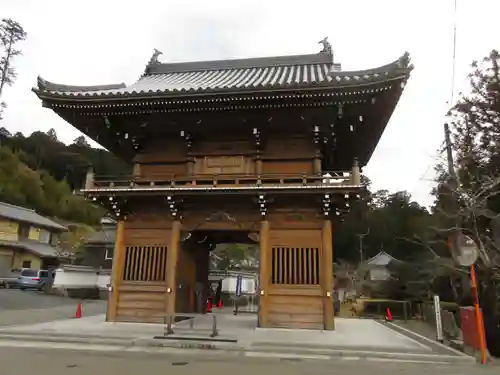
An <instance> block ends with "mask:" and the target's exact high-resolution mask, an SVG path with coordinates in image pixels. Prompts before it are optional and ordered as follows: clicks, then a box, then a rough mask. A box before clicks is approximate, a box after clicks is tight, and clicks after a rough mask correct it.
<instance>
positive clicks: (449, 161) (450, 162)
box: [444, 122, 461, 259]
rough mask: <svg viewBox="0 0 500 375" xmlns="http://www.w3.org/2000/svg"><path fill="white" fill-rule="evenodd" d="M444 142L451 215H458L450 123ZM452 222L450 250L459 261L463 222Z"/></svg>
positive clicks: (445, 130)
mask: <svg viewBox="0 0 500 375" xmlns="http://www.w3.org/2000/svg"><path fill="white" fill-rule="evenodd" d="M444 141H445V147H446V159H447V164H448V176H449V177H448V181H447V184H446V186H447V188H448V190H449V195H450V197H451V199H450V205H451V207H450V208H451V210H450V211H451V214H452V215H458V214H459V207H458V200H457V199H458V197H457V194H456V193H457V189H458V177H457V173H456V172H455V166H454V162H453V152H452V147H451V136H450V127H449V125H448V123H446V122H445V123H444ZM450 221H451V223H450V224H451V226H452V229H451V231H450V233H449V237H448V242H449V248H450V251H451V253H452V256H453V258H454V259H457V255H458V254H457V245H458V244H457V237H458V234H459V233H460V231H459V229H458V228H460V227H461V221H460V219H459V218H458V217H457V218H453V219H452V220H450Z"/></svg>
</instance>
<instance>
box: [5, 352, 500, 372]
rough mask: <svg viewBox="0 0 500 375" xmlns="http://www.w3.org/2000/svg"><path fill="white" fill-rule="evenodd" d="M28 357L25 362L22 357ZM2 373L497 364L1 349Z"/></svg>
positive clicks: (444, 368)
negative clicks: (308, 359)
mask: <svg viewBox="0 0 500 375" xmlns="http://www.w3.org/2000/svg"><path fill="white" fill-rule="evenodd" d="M27 358H29V361H27V360H26V359H27ZM0 363H1V365H0V366H1V373H2V375H18V374H23V373H29V372H33V371H35V372H36V373H37V375H63V374H64V375H68V374H72V375H88V374H98V375H101V374H120V375H137V374H140V373H143V372H145V371H146V372H147V374H148V375H156V374H162V375H164V374H169V375H188V374H189V375H192V374H204V375H222V374H238V375H255V374H287V375H288V374H289V375H299V374H300V375H302V374H303V375H306V374H307V375H320V374H321V375H323V374H325V375H326V374H328V375H332V374H339V375H366V374H367V373H368V374H370V375H387V374H391V375H397V374H401V375H403V374H404V375H422V374H425V375H470V374H472V373H473V374H474V375H489V374H492V375H493V374H498V373H499V368H498V366H496V365H492V366H481V365H466V366H454V365H437V364H412V363H402V362H399V363H395V362H370V361H346V360H341V359H339V360H338V361H321V360H316V361H314V360H310V361H297V360H289V359H287V360H284V359H279V358H277V359H267V358H240V357H225V356H221V355H217V354H213V355H211V356H210V355H207V356H203V357H200V356H194V355H170V354H169V355H166V354H161V355H159V354H146V353H130V352H127V353H126V354H124V353H120V352H106V351H103V352H98V351H96V352H90V351H89V352H86V351H71V350H61V349H51V350H50V349H32V348H7V347H3V348H1V350H0Z"/></svg>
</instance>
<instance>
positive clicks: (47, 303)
mask: <svg viewBox="0 0 500 375" xmlns="http://www.w3.org/2000/svg"><path fill="white" fill-rule="evenodd" d="M68 304H74V301H73V300H71V299H69V298H65V297H60V296H53V295H46V294H43V293H42V292H38V291H35V290H24V291H22V290H19V289H0V311H1V310H27V309H44V308H50V307H54V306H62V305H68Z"/></svg>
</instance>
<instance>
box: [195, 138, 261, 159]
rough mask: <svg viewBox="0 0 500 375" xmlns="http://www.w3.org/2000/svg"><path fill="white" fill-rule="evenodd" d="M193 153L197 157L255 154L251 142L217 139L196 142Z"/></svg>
mask: <svg viewBox="0 0 500 375" xmlns="http://www.w3.org/2000/svg"><path fill="white" fill-rule="evenodd" d="M192 151H193V153H194V154H198V155H227V156H231V155H243V154H249V153H255V147H254V145H253V142H252V141H251V140H238V139H218V140H210V141H201V142H196V143H195V145H194V148H193V150H192Z"/></svg>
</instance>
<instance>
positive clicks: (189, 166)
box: [187, 157, 195, 176]
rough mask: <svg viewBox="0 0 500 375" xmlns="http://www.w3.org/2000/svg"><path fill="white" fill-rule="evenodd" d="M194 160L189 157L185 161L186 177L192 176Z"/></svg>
mask: <svg viewBox="0 0 500 375" xmlns="http://www.w3.org/2000/svg"><path fill="white" fill-rule="evenodd" d="M194 165H195V158H194V157H189V158H188V161H187V174H188V176H193V175H194V174H195V173H194Z"/></svg>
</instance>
